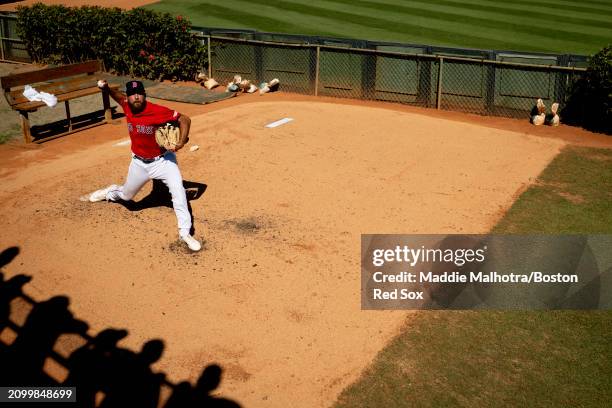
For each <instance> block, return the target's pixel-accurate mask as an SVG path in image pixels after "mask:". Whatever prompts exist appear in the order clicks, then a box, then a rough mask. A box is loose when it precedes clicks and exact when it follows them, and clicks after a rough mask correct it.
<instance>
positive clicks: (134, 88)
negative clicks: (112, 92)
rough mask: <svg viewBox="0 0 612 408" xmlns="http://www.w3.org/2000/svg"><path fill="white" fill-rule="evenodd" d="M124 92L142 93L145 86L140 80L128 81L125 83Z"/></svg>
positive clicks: (128, 93) (131, 93) (129, 93)
mask: <svg viewBox="0 0 612 408" xmlns="http://www.w3.org/2000/svg"><path fill="white" fill-rule="evenodd" d="M125 93H126V95H127V96H130V95H134V94H139V95H144V94H145V88H144V85H143V84H142V82H140V81H129V82H128V83H127V84H125Z"/></svg>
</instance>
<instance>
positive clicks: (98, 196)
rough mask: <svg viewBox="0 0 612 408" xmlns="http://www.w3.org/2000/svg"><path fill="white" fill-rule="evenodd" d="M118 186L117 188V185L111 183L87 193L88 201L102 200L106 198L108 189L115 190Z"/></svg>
mask: <svg viewBox="0 0 612 408" xmlns="http://www.w3.org/2000/svg"><path fill="white" fill-rule="evenodd" d="M118 188H119V186H118V185H116V184H111V185H110V186H108V187H106V188H103V189H101V190H96V191H94V192H93V193H91V194H90V195H89V201H91V202H92V203H95V202H98V201H104V200H106V195H107V194H108V192H109V191H111V190H116V189H118Z"/></svg>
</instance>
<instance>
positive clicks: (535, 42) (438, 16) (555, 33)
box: [147, 0, 612, 54]
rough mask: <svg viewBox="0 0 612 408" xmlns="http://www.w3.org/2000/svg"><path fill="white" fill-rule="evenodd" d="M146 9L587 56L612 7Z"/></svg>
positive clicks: (282, 0)
mask: <svg viewBox="0 0 612 408" xmlns="http://www.w3.org/2000/svg"><path fill="white" fill-rule="evenodd" d="M147 8H150V9H153V10H158V11H165V12H169V13H172V14H175V15H179V14H180V15H184V16H187V17H188V18H189V19H190V20H191V22H192V23H193V25H195V26H203V27H222V28H248V29H255V30H259V31H270V32H283V33H292V34H308V35H325V36H334V37H346V38H357V39H367V40H382V41H394V42H408V43H419V44H428V45H445V46H454V47H467V48H482V49H498V50H515V51H535V52H552V53H562V54H565V53H574V54H593V53H595V52H597V51H598V50H599V49H601V48H603V46H605V45H606V44H607V43H609V42H610V41H611V40H612V24H611V23H610V21H612V3H610V2H606V1H595V0H592V1H582V2H575V1H552V0H542V1H539V2H535V3H534V2H531V1H528V0H518V1H514V0H513V1H507V0H432V1H427V0H419V1H414V0H413V1H411V0H382V1H381V0H376V1H372V0H277V1H268V0H249V1H246V0H226V1H224V2H223V3H222V5H221V4H220V3H219V2H216V1H212V0H162V1H161V2H159V3H155V4H152V5H149V6H147Z"/></svg>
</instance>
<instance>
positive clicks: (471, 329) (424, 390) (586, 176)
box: [335, 147, 612, 408]
mask: <svg viewBox="0 0 612 408" xmlns="http://www.w3.org/2000/svg"><path fill="white" fill-rule="evenodd" d="M493 231H494V232H496V233H606V234H610V233H612V150H607V149H592V148H578V147H570V148H566V149H565V150H564V151H563V152H562V153H561V154H560V155H559V156H558V157H556V158H555V160H554V161H553V162H552V163H551V164H550V165H549V166H548V167H547V168H546V170H545V171H544V172H543V173H542V174H541V175H540V177H539V178H538V181H537V184H536V185H535V186H533V187H531V188H530V189H528V190H527V191H526V192H525V193H523V194H522V195H521V196H520V197H519V199H518V200H517V201H516V203H515V204H514V205H513V206H512V208H511V209H510V211H509V212H508V213H507V214H506V215H505V217H504V218H503V219H502V220H501V221H500V222H499V224H498V225H497V226H496V227H495V228H494V229H493ZM608 261H609V259H608ZM607 266H608V267H609V266H610V265H609V264H608V265H607ZM604 268H606V266H604ZM610 339H612V312H610V311H584V312H578V311H547V312H535V311H534V312H516V311H512V312H500V311H478V312H476V311H422V312H419V313H418V314H416V315H412V316H411V317H410V318H409V320H408V322H407V323H406V326H405V327H404V329H403V330H402V334H401V335H399V336H398V337H397V338H396V339H395V340H394V341H392V342H391V343H390V344H389V345H388V346H387V347H386V348H385V349H384V350H383V351H382V352H381V353H379V355H378V356H377V358H376V359H375V361H374V362H373V364H372V366H371V367H369V368H368V369H367V370H366V372H365V373H364V374H363V375H362V377H361V379H360V380H359V381H357V382H356V383H355V384H353V385H352V386H350V387H348V388H347V389H346V390H345V391H344V392H343V393H342V395H341V396H340V398H339V400H338V402H337V403H336V405H335V408H344V407H446V406H464V407H501V406H511V407H524V406H529V407H603V406H609V404H610V401H612V341H611V340H610Z"/></svg>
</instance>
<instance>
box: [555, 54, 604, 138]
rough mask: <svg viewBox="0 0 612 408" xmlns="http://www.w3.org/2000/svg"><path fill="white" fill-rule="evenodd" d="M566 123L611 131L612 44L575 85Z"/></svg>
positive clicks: (566, 115) (567, 106)
mask: <svg viewBox="0 0 612 408" xmlns="http://www.w3.org/2000/svg"><path fill="white" fill-rule="evenodd" d="M561 118H562V120H563V122H565V123H568V124H573V125H579V126H582V127H584V128H585V129H589V130H593V131H596V132H603V133H606V134H608V135H610V134H612V45H608V46H607V47H605V48H604V49H602V50H601V51H599V52H598V53H597V54H595V55H593V57H591V59H590V61H589V66H588V68H587V71H586V72H585V75H584V76H583V77H582V78H581V79H580V80H578V81H577V82H576V83H575V84H574V86H573V87H572V91H571V95H570V98H569V100H568V101H567V104H566V106H565V108H564V109H563V112H561Z"/></svg>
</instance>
